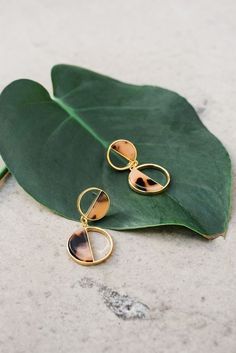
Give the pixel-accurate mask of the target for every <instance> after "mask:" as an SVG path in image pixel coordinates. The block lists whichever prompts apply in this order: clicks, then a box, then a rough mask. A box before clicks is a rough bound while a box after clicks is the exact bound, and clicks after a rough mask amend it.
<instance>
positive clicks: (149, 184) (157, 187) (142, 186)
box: [129, 168, 163, 192]
mask: <svg viewBox="0 0 236 353" xmlns="http://www.w3.org/2000/svg"><path fill="white" fill-rule="evenodd" d="M129 181H130V183H131V184H132V185H133V186H134V187H136V188H137V189H139V190H140V191H146V192H160V191H161V190H162V189H163V186H162V185H161V184H159V183H158V182H156V181H155V180H153V179H152V178H150V177H149V176H147V175H146V174H144V173H142V172H141V171H140V170H138V169H137V168H133V169H132V170H131V172H130V174H129Z"/></svg>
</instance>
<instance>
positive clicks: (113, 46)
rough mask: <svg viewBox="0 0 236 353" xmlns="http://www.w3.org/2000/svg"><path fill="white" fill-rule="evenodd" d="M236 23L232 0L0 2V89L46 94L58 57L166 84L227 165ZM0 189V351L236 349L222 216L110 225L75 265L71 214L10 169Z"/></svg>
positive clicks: (234, 141)
mask: <svg viewBox="0 0 236 353" xmlns="http://www.w3.org/2000/svg"><path fill="white" fill-rule="evenodd" d="M235 20H236V2H235V0H224V1H223V0H222V1H220V0H219V1H217V0H198V1H191V0H176V1H168V0H166V1H160V0H155V1H154V0H153V1H151V0H145V1H136V0H129V1H128V0H127V1H121V0H112V1H111V0H90V1H82V0H74V1H72V0H67V1H65V0H64V1H62V0H56V1H50V0H49V1H47V0H40V1H33V0H28V1H27V0H21V1H17V0H16V1H12V0H0V29H1V30H0V43H1V45H0V51H1V55H0V77H1V81H0V86H1V87H0V88H1V89H2V88H3V87H4V86H5V85H6V84H8V83H9V82H10V81H12V80H14V79H16V78H21V77H27V78H31V79H35V80H37V81H39V82H41V83H42V84H43V85H45V86H46V87H47V88H48V89H49V90H51V83H50V75H49V71H50V68H51V66H53V65H54V64H56V63H62V62H63V63H71V64H76V65H81V66H85V67H88V68H91V69H93V70H97V71H99V72H102V73H105V74H107V75H111V76H114V77H116V78H119V79H121V80H124V81H128V82H133V83H137V84H143V83H150V84H154V85H159V86H163V87H168V88H170V89H172V90H176V91H177V92H179V93H180V94H182V95H184V96H185V97H187V98H188V100H189V101H190V102H191V103H192V104H193V105H194V106H195V108H196V109H197V111H198V112H199V114H200V116H201V118H202V120H203V122H204V124H205V125H206V126H207V127H208V128H209V129H210V130H211V131H212V132H213V133H215V134H216V135H217V136H218V137H219V138H220V139H221V140H222V141H223V143H224V144H225V146H226V147H227V149H228V150H229V152H230V155H231V157H232V161H233V164H235V159H236V132H235V128H236V121H235V111H236V99H235V96H236V89H235V88H236V85H235V83H236V70H235V62H236V49H235V39H236V38H235V37H236V21H235ZM234 172H235V169H234ZM0 198H1V202H0V231H1V236H0V249H1V250H0V257H1V261H0V284H1V292H0V316H1V318H0V352H1V353H26V352H27V353H28V352H34V353H42V352H43V353H54V352H58V353H72V352H83V353H91V352H97V353H101V352H109V353H110V352H114V353H116V352H120V353H122V352H127V353H131V352H132V353H133V352H135V353H139V352H140V353H141V352H157V353H176V352H181V353H185V352H186V353H198V352H201V353H208V352H216V353H223V352H224V353H225V352H227V353H235V352H236V295H235V293H236V273H235V272H236V234H235V228H236V218H235V214H234V213H233V215H232V220H231V223H230V228H229V231H228V237H227V238H226V240H224V239H223V238H221V239H217V240H215V241H212V242H208V241H206V240H204V239H202V238H200V237H198V236H197V235H195V234H193V233H191V232H189V231H185V230H182V229H179V230H173V229H172V228H169V229H165V230H164V229H163V230H157V231H154V230H153V231H147V232H143V231H140V232H129V233H121V232H112V234H113V236H114V239H115V243H116V250H115V253H114V256H113V257H112V258H111V259H110V260H109V261H108V262H107V263H106V264H103V265H101V266H98V267H94V268H84V267H80V266H78V265H76V264H75V263H74V262H72V261H71V260H70V259H69V258H68V256H67V253H66V248H65V244H66V240H67V238H68V236H69V235H70V234H71V232H72V231H73V230H74V229H75V228H76V226H77V225H76V224H75V223H73V222H70V221H67V220H65V219H63V218H60V217H58V216H56V215H53V214H52V213H50V212H49V211H48V210H47V209H45V208H43V207H41V206H40V205H39V204H38V203H36V202H35V201H34V200H33V199H31V198H30V197H29V196H28V195H27V194H26V193H25V192H24V191H23V190H22V189H21V188H20V187H19V186H18V185H17V184H16V182H15V181H14V179H13V178H10V179H9V180H8V181H7V183H6V184H5V185H4V187H3V188H1V190H0ZM234 205H235V202H234Z"/></svg>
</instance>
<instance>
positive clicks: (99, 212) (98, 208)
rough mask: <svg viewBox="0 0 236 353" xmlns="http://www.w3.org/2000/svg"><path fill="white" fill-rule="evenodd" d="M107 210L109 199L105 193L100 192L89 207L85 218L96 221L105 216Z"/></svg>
mask: <svg viewBox="0 0 236 353" xmlns="http://www.w3.org/2000/svg"><path fill="white" fill-rule="evenodd" d="M108 209H109V199H108V197H107V195H106V193H105V192H103V191H100V193H99V194H98V196H97V197H96V199H95V200H94V202H93V203H92V205H91V206H90V208H89V210H88V212H87V213H86V217H87V218H88V219H90V220H98V219H101V218H102V217H104V216H105V214H106V213H107V211H108Z"/></svg>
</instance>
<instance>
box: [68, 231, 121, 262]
mask: <svg viewBox="0 0 236 353" xmlns="http://www.w3.org/2000/svg"><path fill="white" fill-rule="evenodd" d="M92 231H94V232H97V233H100V234H102V235H103V236H105V238H106V239H107V240H108V243H109V244H110V249H109V251H108V253H107V254H106V255H105V256H103V257H102V258H100V259H98V260H93V261H91V262H88V261H83V260H79V259H78V258H76V257H75V256H74V255H73V254H72V253H71V250H70V248H69V242H70V239H71V237H72V236H73V234H72V236H71V237H70V238H69V240H68V241H67V251H68V253H69V255H70V257H71V258H72V259H73V260H74V261H75V262H77V263H78V264H80V265H83V266H93V265H98V264H100V263H102V262H104V261H106V260H107V259H108V257H110V256H111V254H112V251H113V248H114V243H113V240H112V237H111V236H110V234H109V233H107V232H106V231H105V230H104V229H102V228H98V227H90V226H88V227H86V232H87V234H88V233H89V232H92Z"/></svg>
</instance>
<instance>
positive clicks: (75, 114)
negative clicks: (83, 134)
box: [53, 97, 109, 148]
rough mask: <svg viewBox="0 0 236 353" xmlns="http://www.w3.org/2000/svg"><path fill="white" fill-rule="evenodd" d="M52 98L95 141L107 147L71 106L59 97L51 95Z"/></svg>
mask: <svg viewBox="0 0 236 353" xmlns="http://www.w3.org/2000/svg"><path fill="white" fill-rule="evenodd" d="M53 100H54V101H55V102H56V103H57V104H58V105H59V106H60V107H61V108H62V109H63V110H65V111H66V112H67V113H68V115H70V116H71V117H72V118H74V119H75V120H76V121H77V122H78V123H79V124H80V125H81V126H83V128H84V129H85V130H86V131H88V133H90V134H91V135H92V136H93V137H94V138H95V139H96V140H97V141H99V142H100V143H101V144H102V145H103V147H104V148H108V145H109V144H108V143H107V142H106V141H105V140H103V139H102V138H101V137H100V136H99V135H98V134H97V133H96V131H94V130H93V129H92V128H91V127H90V126H89V125H88V124H87V123H86V122H85V121H84V120H83V119H81V117H80V116H79V115H78V114H77V113H76V112H75V111H74V109H73V108H71V107H70V106H68V105H67V104H65V103H64V102H63V101H62V100H60V99H59V98H56V97H53Z"/></svg>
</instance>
